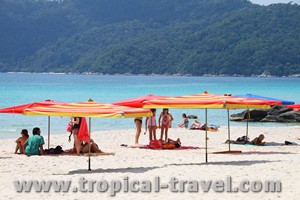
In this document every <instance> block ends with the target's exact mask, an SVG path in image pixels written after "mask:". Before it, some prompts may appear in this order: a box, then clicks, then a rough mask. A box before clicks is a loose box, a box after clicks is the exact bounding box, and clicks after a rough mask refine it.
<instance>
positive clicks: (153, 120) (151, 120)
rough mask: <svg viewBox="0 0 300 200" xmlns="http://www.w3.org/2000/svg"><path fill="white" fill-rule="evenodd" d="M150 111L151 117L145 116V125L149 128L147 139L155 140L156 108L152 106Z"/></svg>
mask: <svg viewBox="0 0 300 200" xmlns="http://www.w3.org/2000/svg"><path fill="white" fill-rule="evenodd" d="M150 110H151V112H152V116H151V117H147V118H146V124H145V126H146V127H148V130H149V140H150V142H151V140H156V128H157V126H156V116H155V113H156V109H154V108H152V109H150Z"/></svg>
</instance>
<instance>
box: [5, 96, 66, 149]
mask: <svg viewBox="0 0 300 200" xmlns="http://www.w3.org/2000/svg"><path fill="white" fill-rule="evenodd" d="M63 104H65V103H64V102H56V101H53V100H50V99H48V100H45V101H39V102H33V103H27V104H21V105H16V106H11V107H7V108H2V109H0V113H7V114H23V112H24V110H25V109H27V108H34V107H47V106H52V105H63ZM46 116H48V149H49V148H50V115H46Z"/></svg>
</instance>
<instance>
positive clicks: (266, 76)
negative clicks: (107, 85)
mask: <svg viewBox="0 0 300 200" xmlns="http://www.w3.org/2000/svg"><path fill="white" fill-rule="evenodd" d="M0 73H6V74H48V75H51V74H53V75H99V76H160V77H161V76H162V77H164V76H165V77H187V76H188V77H217V78H221V77H227V78H228V77H229V78H230V77H245V78H300V74H292V75H289V76H273V75H265V74H252V75H251V76H246V75H242V74H233V75H228V74H204V75H202V76H194V75H192V74H131V73H124V74H119V73H116V74H103V73H98V72H83V73H71V72H0Z"/></svg>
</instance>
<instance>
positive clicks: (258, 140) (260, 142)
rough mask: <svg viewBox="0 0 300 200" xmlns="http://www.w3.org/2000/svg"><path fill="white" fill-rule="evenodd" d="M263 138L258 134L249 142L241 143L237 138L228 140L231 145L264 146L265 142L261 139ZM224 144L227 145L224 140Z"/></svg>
mask: <svg viewBox="0 0 300 200" xmlns="http://www.w3.org/2000/svg"><path fill="white" fill-rule="evenodd" d="M264 138H265V136H264V135H263V134H260V135H259V136H258V137H256V138H254V139H253V140H251V141H248V140H246V141H241V140H239V138H238V139H237V140H230V143H231V144H253V145H264V144H265V142H263V139H264ZM225 143H229V140H226V142H225Z"/></svg>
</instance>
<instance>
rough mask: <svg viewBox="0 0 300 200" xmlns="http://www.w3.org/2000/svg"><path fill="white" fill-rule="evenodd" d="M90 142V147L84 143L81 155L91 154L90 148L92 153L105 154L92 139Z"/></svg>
mask: <svg viewBox="0 0 300 200" xmlns="http://www.w3.org/2000/svg"><path fill="white" fill-rule="evenodd" d="M90 141H91V142H90V145H89V143H87V142H84V143H82V146H81V151H80V153H89V146H90V148H91V150H90V152H91V153H103V151H101V149H99V147H98V145H97V144H96V143H95V142H94V140H92V139H91V140H90Z"/></svg>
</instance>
